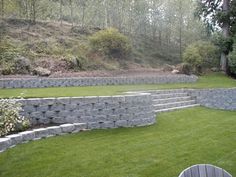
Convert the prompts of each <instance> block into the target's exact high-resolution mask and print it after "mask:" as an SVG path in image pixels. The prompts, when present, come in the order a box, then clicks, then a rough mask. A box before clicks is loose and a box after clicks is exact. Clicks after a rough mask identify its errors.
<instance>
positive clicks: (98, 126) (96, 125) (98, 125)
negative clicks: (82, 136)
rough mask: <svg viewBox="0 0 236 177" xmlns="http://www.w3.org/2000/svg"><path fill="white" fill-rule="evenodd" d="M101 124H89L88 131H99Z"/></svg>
mask: <svg viewBox="0 0 236 177" xmlns="http://www.w3.org/2000/svg"><path fill="white" fill-rule="evenodd" d="M99 128H100V124H99V123H98V122H88V129H91V130H92V129H99Z"/></svg>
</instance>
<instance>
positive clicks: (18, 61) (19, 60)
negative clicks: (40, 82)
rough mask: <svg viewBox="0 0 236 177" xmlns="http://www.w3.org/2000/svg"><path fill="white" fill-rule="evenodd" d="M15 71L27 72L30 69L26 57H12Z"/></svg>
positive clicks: (19, 72) (18, 72) (29, 63)
mask: <svg viewBox="0 0 236 177" xmlns="http://www.w3.org/2000/svg"><path fill="white" fill-rule="evenodd" d="M14 65H15V66H14V68H15V73H17V74H28V73H30V69H31V62H30V60H29V59H28V58H25V57H22V56H19V57H16V58H15V59H14Z"/></svg>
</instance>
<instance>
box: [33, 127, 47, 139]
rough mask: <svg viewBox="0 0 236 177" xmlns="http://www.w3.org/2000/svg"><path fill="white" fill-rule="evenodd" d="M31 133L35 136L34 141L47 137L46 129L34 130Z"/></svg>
mask: <svg viewBox="0 0 236 177" xmlns="http://www.w3.org/2000/svg"><path fill="white" fill-rule="evenodd" d="M33 131H34V134H35V138H34V139H41V138H46V137H47V136H48V135H49V133H48V129H46V128H39V129H35V130H33Z"/></svg>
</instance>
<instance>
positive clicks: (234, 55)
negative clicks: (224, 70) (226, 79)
mask: <svg viewBox="0 0 236 177" xmlns="http://www.w3.org/2000/svg"><path fill="white" fill-rule="evenodd" d="M229 70H230V72H231V74H232V75H235V76H236V44H234V47H233V51H232V52H231V53H230V54H229Z"/></svg>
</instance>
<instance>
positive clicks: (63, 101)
mask: <svg viewBox="0 0 236 177" xmlns="http://www.w3.org/2000/svg"><path fill="white" fill-rule="evenodd" d="M56 103H57V104H65V105H66V104H70V103H71V99H70V97H64V98H57V99H56Z"/></svg>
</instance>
